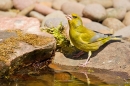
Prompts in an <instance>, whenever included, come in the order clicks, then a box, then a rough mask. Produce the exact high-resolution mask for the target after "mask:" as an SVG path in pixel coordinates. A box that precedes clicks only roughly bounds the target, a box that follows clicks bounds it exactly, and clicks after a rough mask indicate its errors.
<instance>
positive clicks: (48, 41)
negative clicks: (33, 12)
mask: <svg viewBox="0 0 130 86" xmlns="http://www.w3.org/2000/svg"><path fill="white" fill-rule="evenodd" d="M0 33H1V34H0V37H1V38H0V39H2V40H3V41H2V42H0V70H1V71H0V77H2V75H3V74H4V76H6V75H7V76H8V75H11V74H13V73H14V72H15V71H14V70H19V69H20V68H22V67H28V66H33V65H34V64H36V63H39V64H41V61H45V60H46V61H49V59H51V57H52V56H53V53H52V52H53V49H54V46H55V41H54V38H53V37H49V36H47V35H46V36H45V35H36V34H29V33H27V32H24V31H20V30H14V31H1V32H0ZM46 34H47V33H46ZM47 59H48V60H47ZM43 63H44V64H42V65H41V67H43V66H45V65H46V66H47V65H48V64H49V63H47V64H45V62H43ZM5 74H6V75H5ZM4 78H6V77H4Z"/></svg>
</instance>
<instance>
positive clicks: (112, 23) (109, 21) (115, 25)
mask: <svg viewBox="0 0 130 86" xmlns="http://www.w3.org/2000/svg"><path fill="white" fill-rule="evenodd" d="M102 24H103V25H105V26H107V27H109V28H110V29H114V31H117V30H120V29H121V28H124V27H125V25H124V24H123V23H122V22H121V21H120V20H118V19H116V18H106V19H105V20H104V21H103V23H102Z"/></svg>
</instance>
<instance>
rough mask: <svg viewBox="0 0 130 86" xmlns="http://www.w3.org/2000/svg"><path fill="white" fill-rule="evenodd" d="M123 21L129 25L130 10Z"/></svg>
mask: <svg viewBox="0 0 130 86" xmlns="http://www.w3.org/2000/svg"><path fill="white" fill-rule="evenodd" d="M123 23H124V24H125V25H126V26H128V25H130V11H129V12H127V13H126V14H125V18H124V20H123Z"/></svg>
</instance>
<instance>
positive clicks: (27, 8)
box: [18, 4, 35, 16]
mask: <svg viewBox="0 0 130 86" xmlns="http://www.w3.org/2000/svg"><path fill="white" fill-rule="evenodd" d="M34 7H35V5H34V4H33V5H30V6H28V7H26V8H24V9H23V10H22V11H21V12H19V13H18V15H23V16H25V15H27V14H28V13H29V12H30V11H32V10H33V9H34Z"/></svg>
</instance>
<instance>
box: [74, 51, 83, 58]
mask: <svg viewBox="0 0 130 86" xmlns="http://www.w3.org/2000/svg"><path fill="white" fill-rule="evenodd" d="M83 54H84V51H80V52H79V53H77V54H75V55H74V56H73V58H78V57H80V56H81V55H83Z"/></svg>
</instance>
